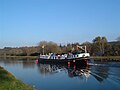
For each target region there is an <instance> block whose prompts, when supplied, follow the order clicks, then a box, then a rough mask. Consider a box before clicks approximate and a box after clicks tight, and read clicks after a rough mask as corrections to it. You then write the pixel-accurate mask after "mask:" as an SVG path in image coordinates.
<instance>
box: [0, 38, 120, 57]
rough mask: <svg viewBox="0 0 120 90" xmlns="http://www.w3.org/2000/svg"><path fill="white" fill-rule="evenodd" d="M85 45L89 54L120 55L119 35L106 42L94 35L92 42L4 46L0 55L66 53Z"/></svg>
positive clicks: (44, 42)
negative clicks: (112, 40)
mask: <svg viewBox="0 0 120 90" xmlns="http://www.w3.org/2000/svg"><path fill="white" fill-rule="evenodd" d="M77 45H79V46H86V47H87V52H89V53H90V55H91V56H120V37H118V38H117V41H114V42H108V40H107V38H106V37H101V36H98V37H95V38H94V39H93V41H92V42H84V43H82V44H80V43H78V42H77V43H68V44H67V45H61V44H60V45H58V44H57V43H55V42H52V41H50V42H47V41H41V42H39V44H38V45H37V46H34V47H18V48H11V47H5V48H3V49H0V56H38V55H40V54H49V53H56V54H62V53H68V52H73V53H75V52H82V50H79V49H78V48H77V47H76V46H77Z"/></svg>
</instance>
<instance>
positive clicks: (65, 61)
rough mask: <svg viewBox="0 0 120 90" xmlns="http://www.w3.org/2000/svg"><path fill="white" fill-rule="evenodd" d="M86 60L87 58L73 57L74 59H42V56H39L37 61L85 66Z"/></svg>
mask: <svg viewBox="0 0 120 90" xmlns="http://www.w3.org/2000/svg"><path fill="white" fill-rule="evenodd" d="M88 60H89V58H74V59H42V58H39V59H38V63H42V64H64V65H79V66H87V65H88Z"/></svg>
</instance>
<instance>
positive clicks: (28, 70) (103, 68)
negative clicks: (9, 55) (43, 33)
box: [0, 59, 120, 90]
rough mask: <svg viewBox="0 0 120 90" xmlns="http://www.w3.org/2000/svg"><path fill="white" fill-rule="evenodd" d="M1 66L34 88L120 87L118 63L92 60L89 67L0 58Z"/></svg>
mask: <svg viewBox="0 0 120 90" xmlns="http://www.w3.org/2000/svg"><path fill="white" fill-rule="evenodd" d="M0 66H2V67H4V68H5V69H7V70H8V71H9V72H11V73H13V74H14V75H15V76H16V78H18V79H20V80H22V81H24V82H25V83H27V84H30V85H34V87H35V88H36V90H120V62H104V61H97V62H96V61H93V62H92V63H90V66H89V67H80V66H75V65H74V66H63V65H50V64H36V63H35V60H29V59H28V60H0Z"/></svg>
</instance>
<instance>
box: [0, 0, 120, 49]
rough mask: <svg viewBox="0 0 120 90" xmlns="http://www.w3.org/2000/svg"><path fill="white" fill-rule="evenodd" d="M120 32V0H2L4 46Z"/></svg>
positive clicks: (113, 35) (0, 43) (111, 36)
mask: <svg viewBox="0 0 120 90" xmlns="http://www.w3.org/2000/svg"><path fill="white" fill-rule="evenodd" d="M96 36H106V37H107V39H108V41H113V40H115V39H116V38H117V37H118V36H120V0H0V48H3V47H6V46H10V47H11V46H12V47H18V46H32V45H37V44H38V42H40V41H42V40H46V41H54V42H56V43H62V44H66V43H71V42H79V43H82V42H85V41H90V42H91V41H92V40H93V39H94V38H95V37H96Z"/></svg>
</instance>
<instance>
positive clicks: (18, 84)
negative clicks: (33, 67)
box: [0, 66, 34, 90]
mask: <svg viewBox="0 0 120 90" xmlns="http://www.w3.org/2000/svg"><path fill="white" fill-rule="evenodd" d="M0 90H34V88H33V87H32V86H29V85H26V84H25V83H23V82H22V81H20V80H17V79H16V78H15V77H14V76H13V75H12V74H11V73H9V72H8V71H6V70H5V69H4V68H2V67H1V66H0Z"/></svg>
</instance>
